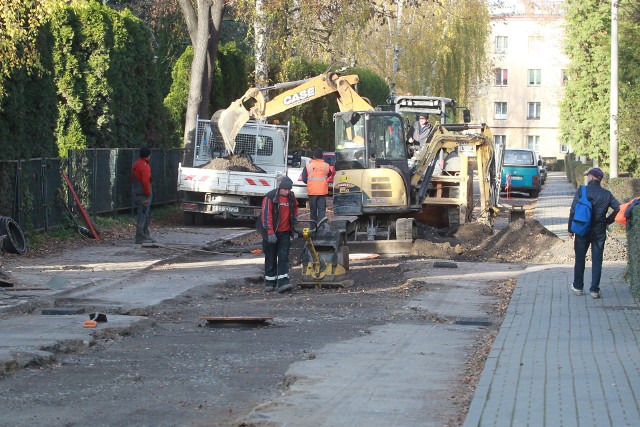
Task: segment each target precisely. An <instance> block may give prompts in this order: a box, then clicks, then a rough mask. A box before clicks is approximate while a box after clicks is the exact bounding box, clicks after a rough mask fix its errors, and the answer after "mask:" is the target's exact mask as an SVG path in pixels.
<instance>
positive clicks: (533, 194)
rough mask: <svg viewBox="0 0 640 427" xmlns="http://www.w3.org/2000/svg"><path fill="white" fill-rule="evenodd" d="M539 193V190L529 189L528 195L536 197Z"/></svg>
mask: <svg viewBox="0 0 640 427" xmlns="http://www.w3.org/2000/svg"><path fill="white" fill-rule="evenodd" d="M539 194H540V190H531V191H529V196H531V198H535V197H538V195H539Z"/></svg>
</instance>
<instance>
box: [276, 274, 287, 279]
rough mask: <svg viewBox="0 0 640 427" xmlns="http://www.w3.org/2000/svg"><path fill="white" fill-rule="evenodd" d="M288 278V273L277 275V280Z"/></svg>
mask: <svg viewBox="0 0 640 427" xmlns="http://www.w3.org/2000/svg"><path fill="white" fill-rule="evenodd" d="M288 278H289V275H288V274H281V275H279V276H278V280H280V279H288Z"/></svg>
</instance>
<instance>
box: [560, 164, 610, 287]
mask: <svg viewBox="0 0 640 427" xmlns="http://www.w3.org/2000/svg"><path fill="white" fill-rule="evenodd" d="M585 176H586V177H587V185H586V186H582V185H581V186H580V188H578V190H577V191H576V194H575V196H574V197H573V203H571V210H570V211H569V236H570V237H571V238H572V239H573V238H575V241H574V246H573V247H574V251H575V257H576V259H575V264H574V268H573V284H572V286H571V290H572V291H573V292H574V293H575V294H576V295H582V294H583V288H584V268H585V258H586V256H587V250H588V249H589V246H591V262H592V267H591V287H590V289H589V292H590V294H591V298H594V299H596V298H600V276H601V275H602V258H603V255H604V242H605V240H606V239H607V225H609V224H611V223H613V221H614V220H615V217H616V214H617V213H618V211H619V210H620V203H619V202H618V201H617V200H616V199H615V197H613V195H612V194H611V192H610V191H608V190H605V189H604V188H602V186H601V185H600V182H601V181H602V178H604V172H602V170H601V169H600V168H593V169H590V170H589V172H587V173H586V174H585ZM583 192H584V195H583ZM609 208H611V209H612V210H613V212H612V213H611V214H609V215H607V212H608V211H609ZM574 217H575V218H574Z"/></svg>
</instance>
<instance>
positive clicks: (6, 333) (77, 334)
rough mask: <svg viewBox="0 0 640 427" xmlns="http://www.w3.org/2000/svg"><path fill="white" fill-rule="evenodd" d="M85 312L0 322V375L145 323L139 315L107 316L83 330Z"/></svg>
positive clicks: (44, 360) (22, 317)
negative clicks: (94, 326)
mask: <svg viewBox="0 0 640 427" xmlns="http://www.w3.org/2000/svg"><path fill="white" fill-rule="evenodd" d="M88 319H89V317H88V316H87V315H51V316H40V315H33V316H20V317H15V318H12V319H6V320H2V321H1V322H0V376H2V375H4V374H7V373H9V372H13V371H15V370H16V369H20V368H23V367H25V366H30V365H39V364H43V363H51V362H52V361H54V360H55V359H56V353H62V352H69V351H77V350H79V349H81V348H84V347H88V346H89V345H91V344H93V343H94V342H95V340H96V339H98V338H99V337H100V336H104V335H106V334H113V335H115V334H118V333H120V332H122V331H124V330H131V329H132V328H133V327H134V326H136V325H138V326H143V325H149V324H151V323H152V321H151V320H149V319H147V318H146V317H140V316H118V315H109V322H107V323H99V324H98V326H97V327H96V328H93V329H85V328H84V327H83V323H84V321H85V320H88Z"/></svg>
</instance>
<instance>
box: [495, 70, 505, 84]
mask: <svg viewBox="0 0 640 427" xmlns="http://www.w3.org/2000/svg"><path fill="white" fill-rule="evenodd" d="M495 73H496V86H506V85H507V69H506V68H496V70H495Z"/></svg>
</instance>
